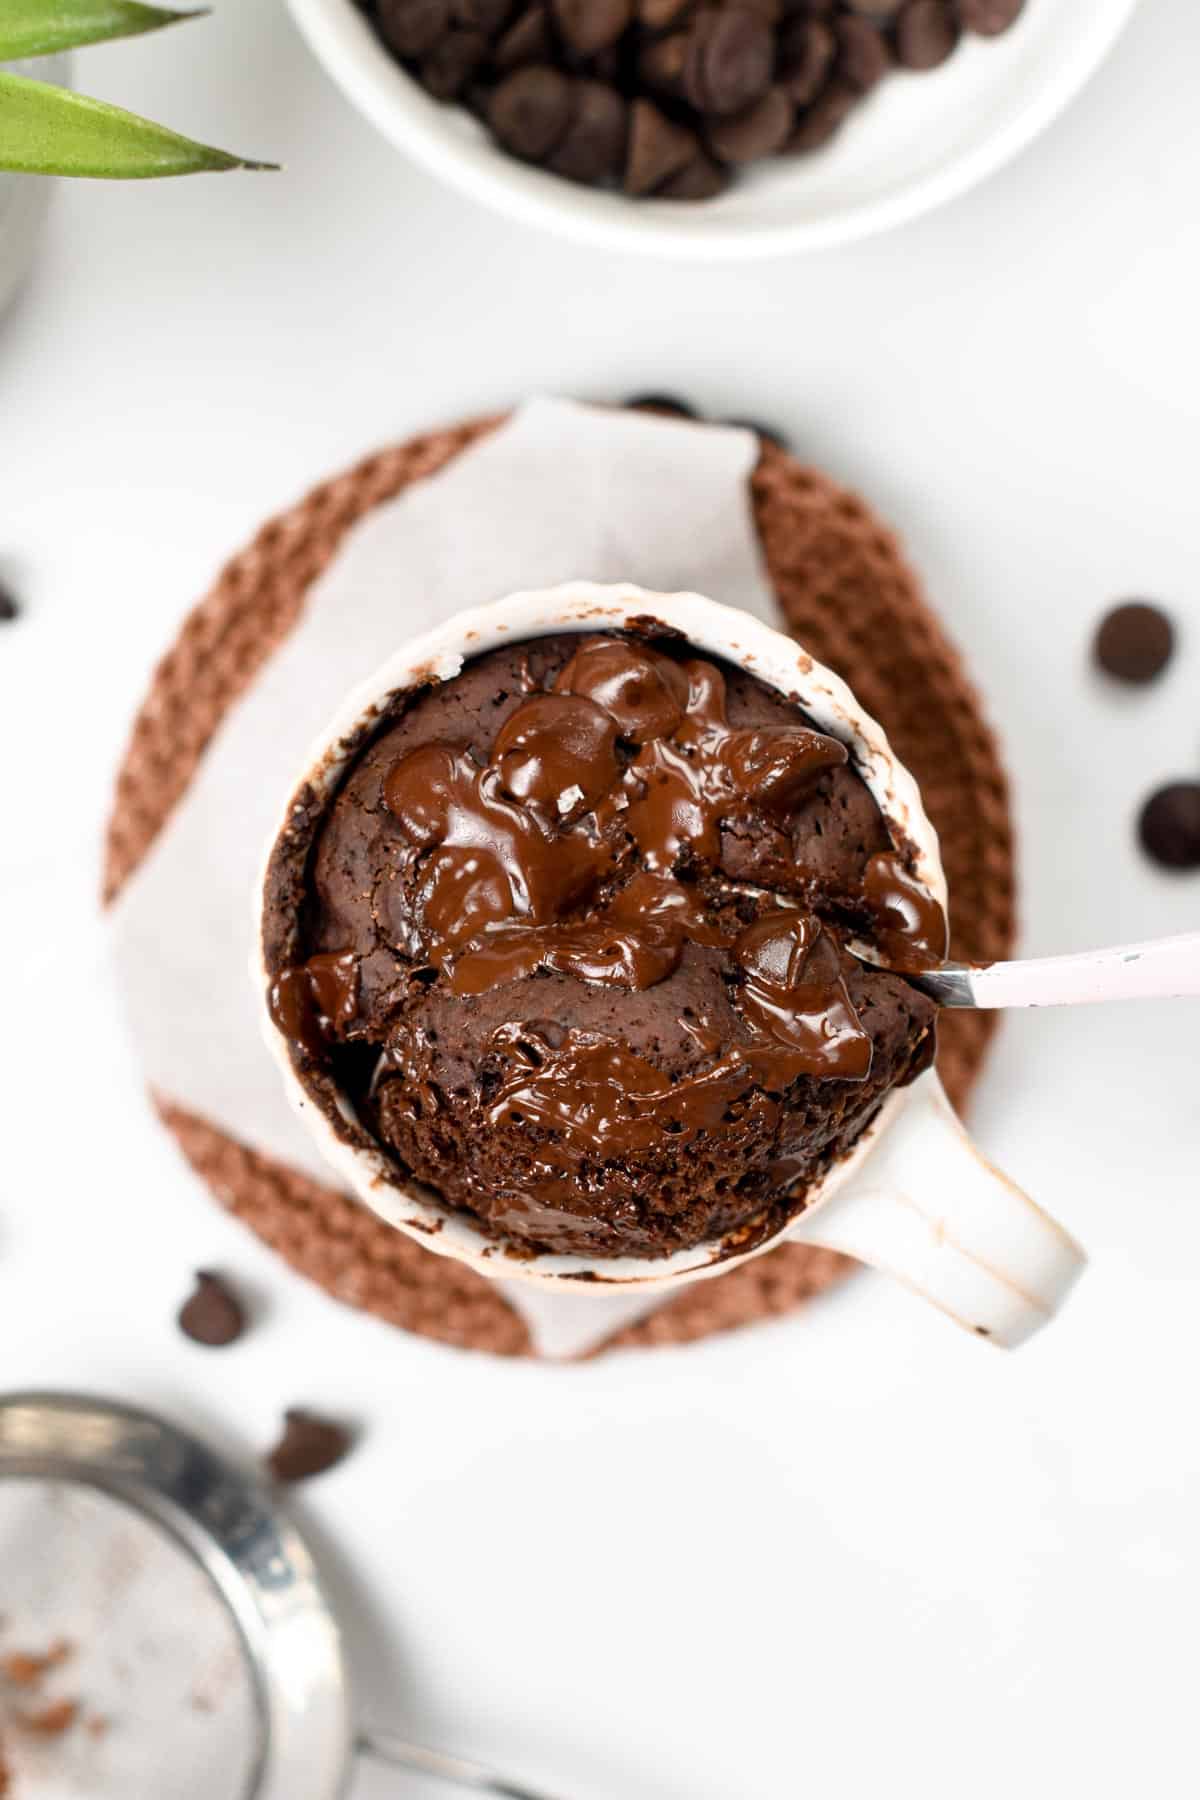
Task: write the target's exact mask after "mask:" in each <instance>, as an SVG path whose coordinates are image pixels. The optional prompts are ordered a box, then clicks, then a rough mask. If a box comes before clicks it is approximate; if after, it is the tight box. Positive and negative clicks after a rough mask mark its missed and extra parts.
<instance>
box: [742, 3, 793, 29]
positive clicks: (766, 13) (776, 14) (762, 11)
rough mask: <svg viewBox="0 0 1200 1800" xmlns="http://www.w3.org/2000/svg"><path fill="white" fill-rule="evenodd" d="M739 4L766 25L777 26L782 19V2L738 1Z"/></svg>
mask: <svg viewBox="0 0 1200 1800" xmlns="http://www.w3.org/2000/svg"><path fill="white" fill-rule="evenodd" d="M739 4H740V5H742V6H745V7H748V8H749V10H750V11H751V12H755V13H757V14H758V16H759V18H760V19H763V20H765V21H766V23H767V24H768V25H778V23H779V21H780V20H781V19H782V17H783V0H739Z"/></svg>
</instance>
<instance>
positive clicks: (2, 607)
mask: <svg viewBox="0 0 1200 1800" xmlns="http://www.w3.org/2000/svg"><path fill="white" fill-rule="evenodd" d="M20 616H21V609H20V607H19V606H18V605H17V600H16V595H15V594H14V593H13V592H12V589H11V588H9V587H8V586H7V585H6V584H5V583H4V582H3V581H0V625H11V624H12V622H13V620H14V619H19V618H20Z"/></svg>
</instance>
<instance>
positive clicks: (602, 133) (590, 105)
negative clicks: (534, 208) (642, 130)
mask: <svg viewBox="0 0 1200 1800" xmlns="http://www.w3.org/2000/svg"><path fill="white" fill-rule="evenodd" d="M626 129H627V109H626V106H625V102H624V100H622V98H621V96H620V94H618V93H617V91H616V89H615V88H611V87H609V86H607V84H606V83H604V82H602V81H577V82H576V84H575V93H574V96H573V105H572V112H571V123H570V124H569V125H568V126H567V135H566V136H565V137H564V138H563V140H562V142H561V143H560V144H559V145H558V147H557V148H556V149H555V150H553V151H552V152H551V154H550V157H549V159H548V161H547V163H546V167H547V168H548V169H553V170H554V172H555V174H556V175H566V176H567V177H568V179H569V180H571V181H585V182H592V183H595V182H598V181H602V180H604V179H605V178H606V177H609V176H613V175H616V174H617V173H618V172H619V170H620V168H621V162H622V159H623V157H624V154H625V135H626Z"/></svg>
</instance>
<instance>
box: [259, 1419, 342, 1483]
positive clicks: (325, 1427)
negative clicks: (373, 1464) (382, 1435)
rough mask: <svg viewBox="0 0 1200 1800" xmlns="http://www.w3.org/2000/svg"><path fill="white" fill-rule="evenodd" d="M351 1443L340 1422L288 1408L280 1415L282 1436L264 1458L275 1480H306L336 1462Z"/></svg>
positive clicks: (330, 1467) (319, 1473)
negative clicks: (281, 1416) (281, 1417)
mask: <svg viewBox="0 0 1200 1800" xmlns="http://www.w3.org/2000/svg"><path fill="white" fill-rule="evenodd" d="M352 1442H353V1438H352V1436H351V1434H350V1432H349V1431H347V1429H346V1427H345V1426H344V1425H338V1424H336V1423H335V1422H334V1420H332V1419H322V1418H319V1417H318V1416H317V1414H316V1413H310V1412H305V1411H304V1410H303V1409H302V1408H300V1407H289V1409H288V1410H287V1412H285V1413H284V1415H283V1435H282V1436H281V1437H280V1439H279V1442H278V1443H277V1444H276V1446H275V1448H274V1449H273V1450H272V1451H271V1453H270V1455H269V1456H268V1457H267V1459H266V1460H267V1468H268V1469H269V1470H270V1472H271V1474H272V1476H273V1477H274V1479H275V1480H276V1481H286V1482H293V1481H307V1480H308V1479H309V1478H310V1477H311V1476H313V1475H323V1474H324V1473H325V1471H326V1469H332V1468H333V1466H334V1464H335V1463H340V1462H341V1460H342V1458H343V1457H344V1456H345V1455H346V1453H347V1452H348V1451H349V1449H350V1446H351V1444H352Z"/></svg>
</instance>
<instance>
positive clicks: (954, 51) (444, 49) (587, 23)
mask: <svg viewBox="0 0 1200 1800" xmlns="http://www.w3.org/2000/svg"><path fill="white" fill-rule="evenodd" d="M290 4H291V8H292V11H293V13H294V15H295V17H296V20H297V22H298V23H299V25H300V28H301V30H302V31H303V33H304V35H305V36H306V38H307V39H308V42H309V44H310V45H311V47H312V49H313V50H314V52H315V53H316V55H317V57H318V58H319V59H320V61H321V62H322V63H323V64H324V65H325V67H326V68H327V69H328V71H329V73H330V74H331V75H332V76H333V78H334V79H335V81H337V82H338V84H339V85H340V86H341V87H342V88H343V90H344V91H345V92H346V94H347V95H348V96H349V97H350V99H351V100H352V101H353V102H354V103H355V104H356V105H357V106H358V108H359V109H360V111H362V112H363V113H364V114H365V115H366V117H367V118H369V119H370V120H371V121H372V122H373V123H374V124H375V125H376V126H377V127H378V128H379V130H380V131H382V132H383V133H384V135H385V136H387V137H388V138H390V139H391V140H392V142H393V143H395V144H396V145H398V146H399V147H400V148H401V149H402V150H404V151H406V152H407V153H408V154H410V155H411V156H413V157H415V158H416V159H417V160H418V161H419V162H421V163H423V164H424V165H425V166H426V167H427V168H428V169H430V170H431V171H432V172H433V173H435V174H437V175H439V176H441V177H443V178H444V179H445V180H447V181H450V182H452V183H454V185H456V186H457V187H458V188H460V189H461V190H462V191H463V192H465V193H467V194H468V195H470V196H472V197H473V198H474V199H476V200H479V201H480V202H482V203H483V204H484V205H487V206H490V207H492V208H494V209H495V210H496V211H499V212H503V213H506V214H507V215H509V216H510V217H513V218H516V219H518V220H521V221H523V222H526V223H530V224H536V225H541V226H543V227H546V228H549V229H551V230H554V231H557V232H559V233H560V234H561V235H563V236H565V237H570V238H574V239H576V240H583V241H586V242H590V243H593V244H599V245H602V246H604V247H606V248H610V249H618V250H631V251H639V250H641V251H647V252H650V253H659V254H665V255H675V256H684V257H694V258H714V259H716V258H734V257H740V256H756V255H766V254H774V253H779V252H782V251H787V250H801V249H817V248H821V247H824V246H827V245H831V244H836V243H842V242H847V241H849V240H850V239H852V238H858V237H864V236H867V235H868V234H870V233H872V232H876V231H881V230H884V229H886V228H887V227H889V226H892V225H896V224H899V223H901V222H902V221H903V220H905V219H908V218H911V217H913V216H915V215H916V214H918V213H921V212H924V211H927V210H928V209H929V208H931V207H933V206H935V205H937V204H939V203H940V202H941V201H943V200H948V199H950V198H951V197H953V196H954V195H956V194H959V193H961V192H963V191H964V190H965V189H966V188H968V187H970V186H971V185H972V184H973V183H974V182H976V181H978V180H980V179H981V178H982V177H983V176H985V175H987V174H989V173H991V172H992V171H993V170H994V169H996V168H998V167H999V166H1000V165H1001V164H1002V163H1004V162H1005V161H1007V160H1008V159H1009V158H1010V157H1011V156H1013V155H1015V154H1016V152H1017V151H1019V150H1020V149H1022V148H1023V147H1024V146H1025V145H1026V144H1028V143H1029V142H1030V141H1031V140H1032V139H1033V138H1034V137H1035V136H1036V135H1037V134H1038V132H1040V131H1041V130H1042V129H1043V128H1044V127H1045V126H1046V125H1047V124H1048V123H1049V122H1050V120H1051V119H1052V118H1053V117H1054V116H1055V114H1056V113H1057V112H1059V111H1060V110H1061V108H1062V107H1063V106H1065V105H1066V103H1067V102H1068V101H1069V100H1070V99H1071V98H1072V96H1073V95H1074V94H1075V93H1077V92H1078V91H1079V89H1080V88H1081V87H1082V86H1083V85H1084V83H1085V82H1086V81H1087V79H1088V78H1089V76H1090V75H1091V74H1092V73H1093V71H1094V70H1095V69H1096V68H1097V67H1098V66H1099V64H1100V62H1101V61H1102V59H1103V57H1104V56H1105V54H1106V53H1107V51H1108V50H1109V49H1110V48H1111V46H1112V45H1113V44H1114V42H1115V41H1116V39H1117V36H1118V34H1119V32H1120V29H1121V27H1122V25H1123V24H1124V23H1125V21H1126V19H1127V18H1128V16H1129V14H1130V13H1131V12H1132V10H1133V6H1134V4H1135V0H1088V4H1087V5H1086V6H1081V5H1080V4H1079V0H290Z"/></svg>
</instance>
